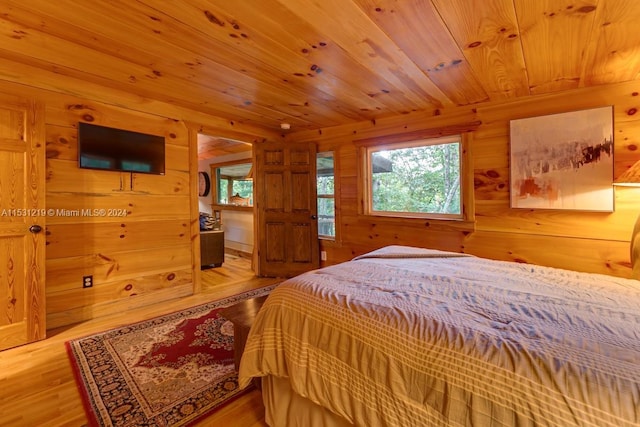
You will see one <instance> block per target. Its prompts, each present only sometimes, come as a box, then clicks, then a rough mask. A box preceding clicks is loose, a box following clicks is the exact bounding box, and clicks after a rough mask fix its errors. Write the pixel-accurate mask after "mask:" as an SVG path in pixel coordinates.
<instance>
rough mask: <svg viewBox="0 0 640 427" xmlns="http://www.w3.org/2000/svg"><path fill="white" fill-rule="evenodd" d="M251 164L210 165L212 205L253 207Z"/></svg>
mask: <svg viewBox="0 0 640 427" xmlns="http://www.w3.org/2000/svg"><path fill="white" fill-rule="evenodd" d="M252 172H253V171H252V164H251V163H233V164H227V165H212V166H211V176H212V177H213V178H214V186H213V190H214V194H213V204H214V205H229V206H245V207H248V206H253V177H252Z"/></svg>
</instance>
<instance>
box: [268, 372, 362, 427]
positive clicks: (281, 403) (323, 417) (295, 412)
mask: <svg viewBox="0 0 640 427" xmlns="http://www.w3.org/2000/svg"><path fill="white" fill-rule="evenodd" d="M262 400H263V401H264V407H265V421H266V423H267V424H268V425H269V426H271V427H352V426H353V424H351V423H349V422H348V421H346V420H345V419H343V418H341V417H339V416H338V415H336V414H334V413H333V412H331V411H329V410H327V409H325V408H323V407H321V406H319V405H316V404H315V403H314V402H312V401H311V400H309V399H306V398H304V397H302V396H300V395H299V394H297V393H295V392H294V391H293V390H292V389H291V386H290V385H289V380H288V379H287V378H281V377H275V376H271V375H267V376H266V377H262Z"/></svg>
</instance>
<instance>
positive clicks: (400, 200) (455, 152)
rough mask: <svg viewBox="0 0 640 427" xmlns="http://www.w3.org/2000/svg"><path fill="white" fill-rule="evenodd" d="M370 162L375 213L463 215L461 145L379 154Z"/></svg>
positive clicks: (433, 146) (401, 149) (399, 150)
mask: <svg viewBox="0 0 640 427" xmlns="http://www.w3.org/2000/svg"><path fill="white" fill-rule="evenodd" d="M369 160H370V170H371V171H372V173H371V193H372V204H371V207H372V210H373V211H378V212H414V213H436V214H454V215H460V214H461V198H460V143H459V142H453V143H445V144H435V145H424V146H412V147H404V148H398V149H393V150H385V151H377V152H372V153H371V155H370V159H369Z"/></svg>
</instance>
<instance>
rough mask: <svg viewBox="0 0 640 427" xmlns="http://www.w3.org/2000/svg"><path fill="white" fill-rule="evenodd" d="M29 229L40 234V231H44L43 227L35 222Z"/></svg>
mask: <svg viewBox="0 0 640 427" xmlns="http://www.w3.org/2000/svg"><path fill="white" fill-rule="evenodd" d="M29 231H30V232H32V233H33V234H38V233H39V232H41V231H42V227H40V226H39V225H38V224H35V225H32V226H31V227H29Z"/></svg>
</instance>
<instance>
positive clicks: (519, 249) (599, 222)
mask: <svg viewBox="0 0 640 427" xmlns="http://www.w3.org/2000/svg"><path fill="white" fill-rule="evenodd" d="M638 93H640V84H639V83H626V84H618V85H613V86H601V87H597V88H590V89H577V90H573V91H569V92H563V93H559V94H556V95H546V96H537V97H529V98H523V99H520V100H517V101H511V102H505V103H501V104H479V105H477V106H476V107H475V108H473V109H471V108H456V109H448V110H446V111H442V112H441V114H440V115H437V116H433V115H431V116H426V115H420V114H407V115H404V116H397V117H392V118H386V119H380V120H377V121H375V122H360V123H357V124H355V125H349V126H340V127H333V128H325V129H321V130H319V131H304V132H297V133H295V132H294V133H291V134H289V135H287V138H288V139H289V140H291V141H316V142H317V143H318V151H329V150H333V151H335V153H336V157H337V161H336V176H337V185H336V188H337V191H338V195H337V198H336V207H337V210H338V212H337V216H338V221H339V223H340V225H339V230H338V233H339V236H338V239H337V241H336V242H335V243H333V242H328V241H322V243H321V246H322V250H325V251H327V263H328V264H333V263H337V262H341V261H345V260H348V259H350V258H352V257H353V256H354V255H358V254H361V253H363V252H366V251H369V250H372V249H375V248H378V247H382V246H385V245H389V244H404V245H415V246H424V247H431V248H436V249H443V250H452V251H458V252H465V253H470V254H474V255H478V256H482V257H486V258H493V259H498V260H507V261H517V262H526V263H531V264H539V265H547V266H552V267H558V268H567V269H573V270H579V271H587V272H594V273H604V274H610V275H614V276H621V277H629V275H630V259H629V240H630V235H631V231H632V228H633V223H634V221H635V218H636V217H637V215H638V213H640V189H633V188H615V190H614V192H615V212H613V213H594V212H578V211H559V210H531V209H511V208H510V207H509V121H510V120H512V119H518V118H524V117H533V116H540V115H546V114H554V113H561V112H566V111H574V110H580V109H586V108H594V107H600V106H605V105H613V106H614V132H615V134H614V136H615V141H614V144H615V153H614V160H615V167H614V169H615V170H614V177H617V176H619V175H620V174H621V173H622V172H623V171H624V170H625V169H626V168H628V167H629V166H630V165H632V164H633V163H634V162H635V161H637V160H640V152H638V150H637V149H638V147H639V146H640V113H638V111H639V108H640V96H638ZM478 122H479V126H478V127H477V128H476V130H474V131H473V132H472V136H473V138H472V143H471V159H472V162H473V164H472V168H473V175H474V189H473V191H474V199H475V204H474V208H475V230H474V231H471V232H469V231H464V230H456V229H455V228H452V227H448V226H446V225H439V224H436V223H434V222H433V221H424V220H412V219H397V220H396V219H389V218H379V217H369V216H363V215H359V214H358V206H359V203H360V202H361V201H360V200H358V191H357V185H358V179H359V177H358V176H357V162H358V158H357V150H356V144H355V143H354V141H360V140H371V139H380V140H407V139H411V138H418V137H420V135H421V134H423V133H425V131H427V130H428V131H429V132H428V133H433V130H434V129H435V130H437V129H442V128H452V127H454V128H455V127H456V126H458V127H460V128H461V129H464V127H465V126H467V125H468V124H477V123H478Z"/></svg>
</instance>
